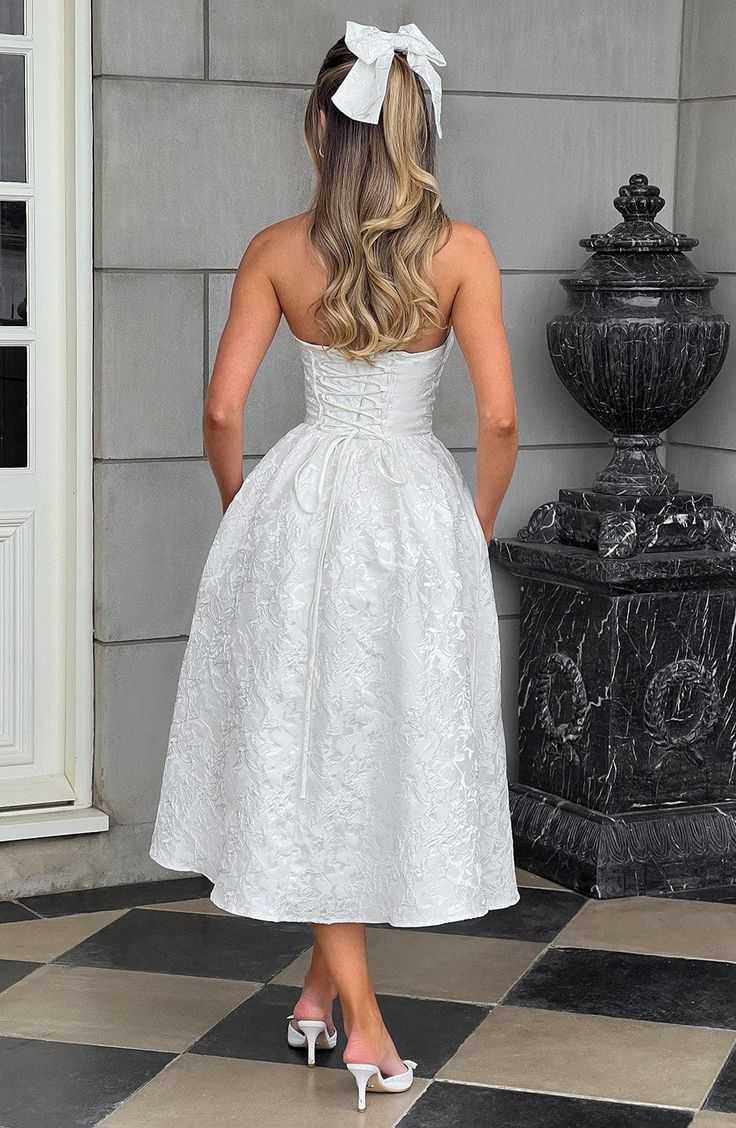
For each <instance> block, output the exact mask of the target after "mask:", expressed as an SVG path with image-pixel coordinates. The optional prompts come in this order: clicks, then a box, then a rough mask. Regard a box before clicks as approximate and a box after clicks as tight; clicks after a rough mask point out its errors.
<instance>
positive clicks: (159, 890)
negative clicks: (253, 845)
mask: <svg viewBox="0 0 736 1128" xmlns="http://www.w3.org/2000/svg"><path fill="white" fill-rule="evenodd" d="M211 889H212V882H211V881H210V880H209V879H208V878H206V877H178V878H172V879H171V880H168V881H138V882H136V883H135V884H132V885H107V886H105V887H104V888H102V889H72V890H70V891H69V892H67V893H44V894H41V895H39V896H36V897H21V898H20V902H21V904H23V905H28V906H30V908H32V909H33V911H34V912H36V913H39V914H40V915H41V916H46V917H55V916H68V915H70V914H71V913H96V912H100V911H101V910H103V909H130V908H134V907H135V906H136V905H156V904H163V903H164V902H166V901H188V900H190V899H191V898H193V897H209V895H210V891H211Z"/></svg>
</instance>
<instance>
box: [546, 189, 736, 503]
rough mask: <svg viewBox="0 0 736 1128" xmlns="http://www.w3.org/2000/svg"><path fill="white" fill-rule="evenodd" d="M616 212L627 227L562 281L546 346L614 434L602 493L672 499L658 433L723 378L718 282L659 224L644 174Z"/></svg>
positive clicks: (724, 329) (595, 244) (587, 242)
mask: <svg viewBox="0 0 736 1128" xmlns="http://www.w3.org/2000/svg"><path fill="white" fill-rule="evenodd" d="M614 205H615V207H616V208H617V210H618V211H619V212H620V213H621V214H622V215H623V217H624V218H623V221H622V222H621V223H619V224H618V225H617V226H616V227H614V228H612V230H611V231H609V232H607V233H605V234H601V235H591V236H590V238H587V239H581V240H580V245H581V246H582V247H585V248H586V249H587V250H591V251H593V255H592V257H591V258H590V259H589V260H588V261H587V262H586V264H585V266H584V267H583V268H582V270H580V271H578V272H577V273H575V274H569V275H566V276H564V277H563V278H561V279H560V282H561V284H562V286H563V287H564V289H565V291H566V292H567V295H568V302H567V307H566V309H565V310H564V311H562V312H561V313H559V314H557V315H556V316H555V317H552V318H551V319H550V320H549V321H548V323H547V344H548V347H549V353H550V356H551V358H552V363H553V364H554V367H555V370H556V372H557V375H558V376H559V377H560V379H561V380H562V382H563V384H564V385H565V387H566V388H567V390H568V391H569V392H570V394H571V395H572V396H573V397H574V399H576V400H577V402H578V403H579V404H580V406H581V407H583V408H585V410H586V411H588V412H589V413H590V414H591V415H592V416H593V418H594V419H596V420H597V421H598V422H599V423H601V424H602V425H603V426H604V427H605V428H606V429H607V430H609V431H611V432H612V434H613V443H614V446H615V448H616V453H615V454H614V457H613V460H612V462H611V464H610V465H609V466H608V467H607V468H606V469H605V470H604V471H602V472H601V473H599V474H598V475H597V477H596V479H595V482H594V489H596V490H600V491H601V492H604V493H629V494H631V493H639V494H644V495H647V494H661V493H670V492H674V491H675V490H676V489H677V483H676V482H675V481H674V479H673V477H672V475H671V474H667V472H666V471H665V470H664V469H663V467H662V466H661V464H660V462H659V459H658V458H657V455H656V447H657V445H658V444H659V442H660V441H661V440H660V439H659V434H660V432H661V431H663V430H665V429H666V428H667V427H669V426H670V425H671V424H672V423H675V422H676V421H677V420H678V419H679V418H680V417H681V416H682V415H684V413H685V412H686V411H688V410H689V408H691V407H692V406H693V404H694V403H696V402H697V401H698V400H699V399H700V397H701V396H702V395H703V393H704V392H705V391H706V389H707V388H708V387H709V386H710V385H711V383H712V382H713V380H714V379H715V377H716V376H717V374H718V371H719V369H720V368H721V365H722V364H723V360H724V358H725V355H726V351H727V348H728V337H729V326H728V322H727V321H726V319H725V318H724V317H723V315H722V314H720V313H717V312H716V311H715V310H714V309H713V308H712V307H711V302H710V293H711V291H712V289H713V287H714V286H715V285H716V283H717V281H718V279H717V278H716V277H715V276H714V275H712V274H704V273H702V272H701V271H699V270H697V269H696V268H695V267H694V266H693V264H692V262H691V261H690V259H689V258H688V256H687V255H686V254H685V251H687V250H690V249H691V248H692V247H694V246H696V245H697V242H698V240H697V239H693V238H690V237H688V236H687V235H684V234H677V233H674V232H671V231H668V230H667V229H666V228H665V227H662V225H661V224H659V223H657V222H656V218H655V217H656V215H657V214H658V212H659V211H660V210H661V208H662V207H663V206H664V200H663V199H662V197H661V195H660V194H659V189H658V188H657V187H656V186H654V185H650V184H649V182H648V180H647V177H646V176H644V175H643V174H641V173H637V174H635V175H634V176H632V177H631V178H630V180H629V183H628V184H626V185H623V186H622V187H621V188H620V189H619V195H618V196H617V198H616V199H615V201H614Z"/></svg>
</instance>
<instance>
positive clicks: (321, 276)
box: [263, 212, 467, 352]
mask: <svg viewBox="0 0 736 1128" xmlns="http://www.w3.org/2000/svg"><path fill="white" fill-rule="evenodd" d="M308 221H309V213H306V212H305V213H303V214H301V215H297V216H294V217H292V218H290V219H286V220H283V221H282V222H280V223H276V224H274V225H273V226H272V227H270V228H267V229H266V230H267V231H268V232H270V233H271V238H270V240H269V241H270V248H269V251H270V253H269V263H270V267H271V279H272V282H273V286H274V289H275V291H276V294H277V297H278V300H279V304H280V306H281V309H282V311H283V314H284V317H285V318H286V321H287V324H288V325H289V328H290V329H291V331H292V333H293V334H294V336H296V337H298V338H300V339H301V340H303V341H311V342H314V343H315V344H322V343H323V342H322V341H321V340H320V331H319V328H318V326H317V324H316V322H315V320H314V313H313V311H314V308H315V307H316V303H317V302H318V301H319V298H320V297H321V295H322V292H323V291H324V288H325V285H326V278H325V273H324V271H323V269H322V267H321V265H320V263H319V261H318V260H317V258H316V256H315V253H314V249H313V247H312V245H311V243H310V241H309V237H308V234H307V231H308ZM466 226H467V225H465V224H461V225H459V227H461V228H462V227H466ZM263 234H265V232H263ZM461 242H462V232H460V233H459V235H458V231H457V229H456V230H455V231H454V232H453V234H452V235H451V236H450V238H449V240H448V241H447V242H446V243H445V246H444V247H442V248H441V249H440V250H439V251H438V252H437V253H436V255H435V257H434V263H433V281H434V284H435V286H436V288H437V292H438V295H439V304H440V309H441V310H442V314H443V316H444V317H445V319H446V321H447V322H448V324H449V323H450V321H451V315H452V307H453V302H454V300H455V295H456V294H457V290H458V286H459V284H460V280H461V277H462V273H461V268H460V265H459V263H458V262H457V259H458V252H459V244H460V243H461ZM446 336H447V333H446V331H445V330H441V329H433V330H432V331H431V332H428V333H425V334H423V335H422V336H421V337H417V338H416V340H415V342H414V344H413V346H412V348H411V349H409V350H406V351H410V352H421V351H424V350H426V349H433V348H435V347H437V346H439V345H441V344H442V342H443V341H444V340H445V338H446Z"/></svg>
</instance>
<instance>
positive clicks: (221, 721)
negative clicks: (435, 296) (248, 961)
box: [150, 330, 519, 927]
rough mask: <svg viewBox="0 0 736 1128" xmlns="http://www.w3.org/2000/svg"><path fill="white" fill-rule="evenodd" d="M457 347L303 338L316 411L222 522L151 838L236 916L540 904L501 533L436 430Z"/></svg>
mask: <svg viewBox="0 0 736 1128" xmlns="http://www.w3.org/2000/svg"><path fill="white" fill-rule="evenodd" d="M453 339H454V334H453V332H452V330H451V331H450V335H449V336H448V338H447V339H446V341H445V342H444V344H443V345H441V346H439V347H438V348H436V349H430V350H426V351H424V352H405V351H400V350H394V351H392V352H389V353H385V354H381V355H379V356H377V357H376V358H375V365H374V366H373V367H372V366H371V365H370V364H369V363H368V362H367V361H347V360H346V359H345V358H343V357H342V356H340V355H339V353H337V352H336V351H335V350H331V349H326V348H324V347H323V346H321V345H316V344H313V343H309V342H306V341H298V345H299V349H300V352H301V355H302V360H303V364H304V379H305V395H306V407H307V410H306V415H305V419H304V421H303V422H302V423H299V424H298V425H297V426H296V427H293V428H292V429H291V430H290V431H288V432H287V433H286V434H285V435H284V436H283V437H282V438H281V439H279V441H278V442H276V443H275V444H274V445H273V446H272V447H271V448H270V450H269V451H268V452H267V453H266V454H265V455H264V456H263V457H262V458H261V459H260V461H259V462H258V463H257V465H256V466H255V468H254V469H253V470H252V471H251V473H250V474H249V475H248V477H247V478H246V479H245V482H244V483H243V485H242V487H241V489H240V491H239V492H238V493H237V494H236V496H235V498H234V499H233V501H232V502H231V504H230V505H229V507H228V509H227V511H226V512H225V514H224V516H223V518H222V520H221V522H220V525H219V528H218V530H217V533H216V535H215V538H214V541H213V543H212V546H211V548H210V551H209V554H208V557H207V560H206V563H205V566H204V571H203V573H202V578H201V581H200V585H199V589H198V593H197V599H196V604H195V609H194V615H193V619H192V624H191V630H190V634H189V638H188V641H187V645H186V649H185V653H184V658H183V662H182V667H181V673H180V676H179V683H178V688H177V693H176V700H175V706H174V712H173V719H172V723H171V730H170V736H169V744H168V751H167V756H166V761H165V766H164V774H163V780H162V785H161V795H160V799H159V804H158V812H157V816H156V823H155V827H154V833H153V840H152V843H151V849H150V852H151V857H153V858H154V859H155V860H156V861H157V862H159V863H160V864H161V865H162V866H164V867H166V868H169V869H174V870H187V871H195V872H198V873H203V874H205V875H206V876H207V877H208V878H210V880H211V881H212V882H213V883H214V884H213V889H212V892H211V899H212V901H213V902H214V903H215V904H216V905H218V906H220V907H221V908H223V909H226V910H227V911H229V912H231V913H235V914H238V915H243V916H249V917H255V918H257V919H261V920H276V921H312V922H315V923H334V922H337V921H363V922H365V923H389V924H393V925H399V926H407V927H409V926H421V925H431V924H440V923H444V922H447V921H452V920H462V919H466V918H469V917H476V916H480V915H482V914H484V913H485V912H486V911H487V910H489V909H497V908H504V907H506V906H509V905H512V904H515V903H516V901H518V899H519V893H518V889H517V886H516V881H515V875H514V865H513V850H512V839H511V825H510V817H509V803H508V788H507V777H506V754H505V744H504V734H503V729H502V724H501V695H500V654H499V637H498V618H497V614H496V606H495V599H494V592H493V585H492V578H491V570H490V562H489V558H488V551H487V544H486V541H485V537H484V534H483V530H482V528H481V525H480V522H479V520H478V517H477V515H476V512H475V507H474V505H473V499H472V496H471V494H470V490H469V489H468V486H467V484H466V482H465V479H464V478H463V476H462V474H461V472H460V469H459V467H458V465H457V463H456V462H455V460H454V458H453V457H452V455H451V454H450V452H449V451H448V450H447V448H446V447H445V446H444V445H443V444H442V443H441V442H440V440H439V439H438V438H437V436H436V435H435V434H434V432H433V430H432V412H433V404H434V400H435V395H436V392H437V388H438V385H439V380H440V376H441V373H442V369H443V366H444V363H445V360H446V358H447V356H448V353H449V351H450V349H451V347H452V343H453Z"/></svg>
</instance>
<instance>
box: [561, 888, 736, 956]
mask: <svg viewBox="0 0 736 1128" xmlns="http://www.w3.org/2000/svg"><path fill="white" fill-rule="evenodd" d="M553 943H554V945H555V946H556V947H565V948H605V949H608V950H609V951H612V952H641V953H643V954H648V955H655V956H682V957H685V958H688V959H700V960H727V961H730V962H732V963H734V962H736V905H724V904H719V903H715V902H709V901H684V900H680V899H679V898H674V899H671V900H670V899H668V898H666V897H625V898H621V899H614V900H610V901H588V903H587V904H585V905H583V907H582V909H581V910H580V912H579V913H578V914H577V915H576V916H575V917H573V919H572V920H571V921H570V923H569V924H568V925H566V926H565V928H563V930H562V932H560V933H559V934H558V936H557V937H556V939H555V940H554V941H553Z"/></svg>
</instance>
